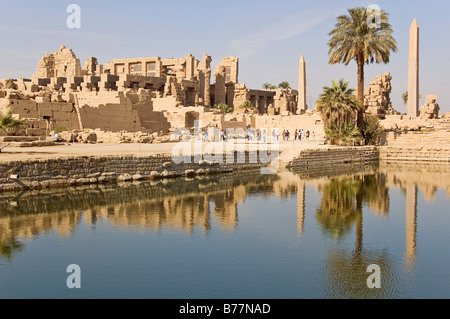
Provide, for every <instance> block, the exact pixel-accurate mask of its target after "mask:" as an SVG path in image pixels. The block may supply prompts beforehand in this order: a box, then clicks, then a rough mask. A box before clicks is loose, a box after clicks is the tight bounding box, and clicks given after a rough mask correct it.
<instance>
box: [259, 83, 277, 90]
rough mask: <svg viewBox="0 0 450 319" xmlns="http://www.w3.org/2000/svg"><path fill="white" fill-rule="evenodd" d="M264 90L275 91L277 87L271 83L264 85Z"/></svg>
mask: <svg viewBox="0 0 450 319" xmlns="http://www.w3.org/2000/svg"><path fill="white" fill-rule="evenodd" d="M262 88H263V89H264V90H274V89H276V88H277V87H276V86H275V85H272V84H270V83H267V82H266V83H264V84H263V85H262Z"/></svg>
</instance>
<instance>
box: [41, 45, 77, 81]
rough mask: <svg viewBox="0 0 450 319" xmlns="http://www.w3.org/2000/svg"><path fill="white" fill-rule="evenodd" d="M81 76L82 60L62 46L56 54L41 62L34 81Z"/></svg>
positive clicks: (49, 55) (44, 58)
mask: <svg viewBox="0 0 450 319" xmlns="http://www.w3.org/2000/svg"><path fill="white" fill-rule="evenodd" d="M79 76H82V72H81V65H80V60H79V59H77V57H76V56H75V53H73V51H72V50H71V49H68V48H66V47H65V46H61V47H59V49H58V51H56V53H52V54H46V55H45V56H44V57H43V58H42V59H40V60H39V63H38V68H37V70H36V73H35V74H34V75H33V79H38V78H52V77H79Z"/></svg>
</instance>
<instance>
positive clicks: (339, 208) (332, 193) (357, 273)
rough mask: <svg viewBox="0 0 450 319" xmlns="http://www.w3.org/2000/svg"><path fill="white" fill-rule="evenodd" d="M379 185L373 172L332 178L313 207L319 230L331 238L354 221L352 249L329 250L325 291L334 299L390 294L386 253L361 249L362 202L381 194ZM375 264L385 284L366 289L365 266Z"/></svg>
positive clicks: (384, 192) (389, 273) (383, 191)
mask: <svg viewBox="0 0 450 319" xmlns="http://www.w3.org/2000/svg"><path fill="white" fill-rule="evenodd" d="M379 185H380V181H379V177H378V176H377V175H368V176H354V177H341V178H333V179H331V181H330V182H329V183H328V184H327V185H326V186H325V187H324V188H323V190H322V202H321V204H320V208H319V209H317V210H316V218H317V221H318V222H319V224H320V225H321V226H322V229H323V230H324V231H326V232H329V233H330V234H331V235H332V237H338V238H343V237H344V236H345V235H346V234H347V233H348V231H349V230H350V229H351V228H352V225H353V224H356V242H355V249H354V250H353V252H347V251H345V250H342V249H339V251H335V250H333V251H330V255H329V260H328V266H327V269H326V272H327V276H328V277H329V278H330V280H329V281H328V282H327V284H329V286H330V289H329V290H328V289H327V294H328V293H329V294H331V295H332V297H337V298H369V297H370V298H379V297H383V296H384V295H386V294H387V293H389V294H390V293H392V287H391V283H392V270H391V268H390V261H389V256H388V255H387V253H386V252H383V251H381V252H380V251H366V250H364V249H363V212H362V207H363V203H364V202H370V201H373V199H374V197H378V196H384V198H386V194H387V189H386V187H384V186H383V184H381V185H382V186H379ZM370 264H377V265H379V266H380V267H381V269H382V278H384V279H383V281H382V283H384V284H385V285H386V284H387V285H386V287H383V285H382V289H381V290H370V289H368V287H367V284H366V280H367V278H368V276H369V275H370V274H369V273H367V272H366V269H367V266H368V265H370Z"/></svg>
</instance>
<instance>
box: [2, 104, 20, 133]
mask: <svg viewBox="0 0 450 319" xmlns="http://www.w3.org/2000/svg"><path fill="white" fill-rule="evenodd" d="M13 111H14V109H13V108H9V109H8V110H7V111H6V113H5V114H3V113H2V112H0V129H1V130H2V131H3V132H5V134H6V135H8V134H11V133H14V132H15V131H16V130H17V128H18V127H19V126H21V125H24V124H25V123H26V121H25V120H18V119H15V118H14V117H13Z"/></svg>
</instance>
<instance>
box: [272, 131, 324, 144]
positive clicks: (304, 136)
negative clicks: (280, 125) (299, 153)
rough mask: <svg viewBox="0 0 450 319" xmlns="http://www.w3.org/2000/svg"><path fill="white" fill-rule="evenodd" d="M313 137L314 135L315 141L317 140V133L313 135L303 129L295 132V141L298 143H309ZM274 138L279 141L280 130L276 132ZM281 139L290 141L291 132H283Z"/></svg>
mask: <svg viewBox="0 0 450 319" xmlns="http://www.w3.org/2000/svg"><path fill="white" fill-rule="evenodd" d="M311 135H312V138H313V140H316V136H315V135H316V134H315V132H312V133H311V132H310V131H309V130H306V131H305V130H303V129H300V130H297V129H296V130H295V132H294V136H293V139H294V140H295V141H297V140H299V141H302V140H303V141H309V139H310V136H311ZM272 136H274V135H273V134H272ZM274 137H275V138H276V140H278V130H277V131H276V132H275V136H274ZM281 137H282V139H283V141H289V138H290V137H291V132H289V130H283V132H282V133H281Z"/></svg>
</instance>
